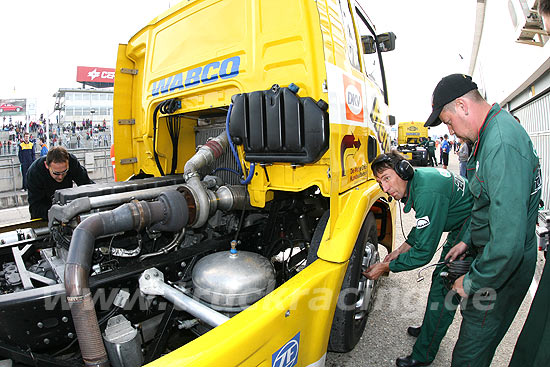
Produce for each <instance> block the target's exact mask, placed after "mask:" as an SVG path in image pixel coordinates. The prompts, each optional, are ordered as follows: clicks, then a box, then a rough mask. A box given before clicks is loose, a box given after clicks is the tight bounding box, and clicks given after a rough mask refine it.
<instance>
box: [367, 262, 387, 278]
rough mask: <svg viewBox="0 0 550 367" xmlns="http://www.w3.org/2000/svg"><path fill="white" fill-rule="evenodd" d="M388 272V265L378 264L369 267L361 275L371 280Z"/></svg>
mask: <svg viewBox="0 0 550 367" xmlns="http://www.w3.org/2000/svg"><path fill="white" fill-rule="evenodd" d="M389 272H390V263H386V262H384V263H378V264H374V265H371V266H369V267H368V268H367V270H365V271H364V272H363V275H364V276H366V277H367V278H369V279H371V280H376V279H378V278H380V275H382V274H385V273H389Z"/></svg>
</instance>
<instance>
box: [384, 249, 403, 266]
mask: <svg viewBox="0 0 550 367" xmlns="http://www.w3.org/2000/svg"><path fill="white" fill-rule="evenodd" d="M400 253H401V252H399V249H397V250H393V251H392V252H390V253H389V254H387V255H386V257H385V258H384V262H385V263H389V262H390V261H392V260H395V259H397V257H398V256H399V254H400Z"/></svg>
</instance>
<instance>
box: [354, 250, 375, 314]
mask: <svg viewBox="0 0 550 367" xmlns="http://www.w3.org/2000/svg"><path fill="white" fill-rule="evenodd" d="M379 261H380V255H379V254H378V251H377V250H376V247H375V246H374V245H373V244H372V243H370V242H367V245H366V246H365V251H364V252H363V259H362V261H361V272H363V271H365V270H367V268H368V267H369V266H371V265H373V264H375V263H377V262H379ZM375 285H376V281H375V280H371V279H367V278H366V277H364V276H363V275H360V277H359V284H358V286H357V302H355V314H354V318H355V321H362V320H363V319H364V318H365V317H366V316H367V314H368V313H369V311H370V308H371V303H372V299H373V296H374V292H375Z"/></svg>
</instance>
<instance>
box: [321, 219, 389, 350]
mask: <svg viewBox="0 0 550 367" xmlns="http://www.w3.org/2000/svg"><path fill="white" fill-rule="evenodd" d="M379 261H380V255H379V254H378V232H377V230H376V220H375V219H374V215H373V214H372V213H370V214H369V215H368V216H367V219H366V220H365V222H364V223H363V226H362V227H361V230H360V232H359V236H358V237H357V241H356V242H355V247H354V249H353V252H352V254H351V257H350V259H349V263H348V268H347V270H346V275H345V276H344V280H343V282H342V289H341V291H340V296H339V297H338V304H337V306H336V310H335V312H334V320H333V322H332V329H331V331H330V339H329V342H328V349H329V350H330V351H332V352H340V353H345V352H349V351H350V350H352V349H353V348H354V347H355V345H356V344H357V342H358V341H359V339H360V338H361V335H362V334H363V330H364V329H365V325H366V323H367V316H368V314H369V312H370V310H371V309H372V305H373V303H374V298H375V296H376V286H377V283H378V282H377V281H372V280H370V279H367V278H365V276H363V275H362V274H361V273H362V272H363V271H364V270H366V269H367V268H368V267H369V266H371V265H373V264H375V263H377V262H379Z"/></svg>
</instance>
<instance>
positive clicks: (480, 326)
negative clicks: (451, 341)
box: [451, 246, 537, 367]
mask: <svg viewBox="0 0 550 367" xmlns="http://www.w3.org/2000/svg"><path fill="white" fill-rule="evenodd" d="M536 260H537V249H536V247H535V246H533V247H532V248H530V249H529V250H526V252H524V254H523V259H522V261H521V263H520V264H519V265H518V267H517V269H516V271H514V273H513V274H512V276H510V278H509V279H508V280H507V281H506V282H505V283H504V285H503V286H502V287H501V288H499V289H496V290H488V294H487V293H486V292H485V290H480V291H479V292H478V293H476V294H473V295H470V296H469V297H468V298H467V300H466V302H463V303H462V304H461V306H460V312H461V313H462V324H461V325H460V333H459V335H458V340H457V342H456V345H455V348H454V350H453V360H452V363H451V366H452V367H488V366H489V365H490V364H491V360H492V359H493V355H494V354H495V349H496V348H497V346H498V344H499V343H500V341H501V340H502V338H503V337H504V334H506V332H507V331H508V328H509V327H510V324H511V323H512V321H513V320H514V317H515V316H516V313H517V311H518V309H519V307H520V305H521V303H522V302H523V298H524V297H525V294H526V293H527V290H528V289H529V285H530V284H531V281H532V280H533V274H534V272H535V265H536Z"/></svg>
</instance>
